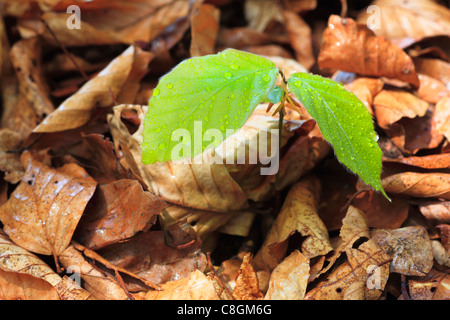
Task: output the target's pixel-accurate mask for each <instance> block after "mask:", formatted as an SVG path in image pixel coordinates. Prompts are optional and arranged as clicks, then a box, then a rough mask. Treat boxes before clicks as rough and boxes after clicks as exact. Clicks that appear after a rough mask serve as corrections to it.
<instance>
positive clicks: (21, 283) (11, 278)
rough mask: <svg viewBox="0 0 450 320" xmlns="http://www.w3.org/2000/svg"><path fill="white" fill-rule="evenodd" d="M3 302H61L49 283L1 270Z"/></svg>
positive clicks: (26, 275)
mask: <svg viewBox="0 0 450 320" xmlns="http://www.w3.org/2000/svg"><path fill="white" fill-rule="evenodd" d="M0 299H1V300H60V299H59V295H58V293H57V292H56V289H55V288H54V287H53V286H52V285H51V284H50V283H48V282H46V281H44V280H42V279H39V278H35V277H33V276H31V275H29V274H26V273H19V272H11V271H10V272H8V271H3V270H0Z"/></svg>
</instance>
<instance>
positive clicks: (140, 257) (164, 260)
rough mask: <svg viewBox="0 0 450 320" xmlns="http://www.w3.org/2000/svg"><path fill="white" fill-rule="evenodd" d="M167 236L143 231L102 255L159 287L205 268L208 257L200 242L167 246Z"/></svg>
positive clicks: (102, 251)
mask: <svg viewBox="0 0 450 320" xmlns="http://www.w3.org/2000/svg"><path fill="white" fill-rule="evenodd" d="M167 237H169V236H168V235H167V234H165V233H164V232H162V231H152V232H144V233H141V234H139V235H137V236H135V237H133V238H132V239H130V240H129V241H126V242H123V243H116V244H113V245H110V246H108V247H106V248H104V249H102V250H100V251H99V253H100V254H101V256H102V257H103V258H105V259H106V260H108V261H109V262H110V263H112V264H114V265H115V266H117V267H120V268H123V269H126V270H128V271H130V272H132V273H134V274H136V275H137V276H139V277H140V278H142V279H146V280H148V281H150V282H152V283H156V284H163V283H165V282H167V281H174V280H178V279H182V278H185V277H188V276H189V274H190V273H191V272H193V271H194V270H199V271H203V270H204V269H205V267H206V257H205V255H204V254H203V253H202V252H201V248H200V241H199V240H198V239H193V241H190V242H188V243H183V244H180V245H179V246H176V245H172V246H171V245H168V244H167V243H166V242H167V241H166V238H167Z"/></svg>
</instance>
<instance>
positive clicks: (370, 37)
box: [318, 15, 420, 87]
mask: <svg viewBox="0 0 450 320" xmlns="http://www.w3.org/2000/svg"><path fill="white" fill-rule="evenodd" d="M318 65H319V67H320V68H321V69H325V68H331V69H334V68H336V69H339V70H343V71H347V72H354V73H357V74H359V75H362V76H374V77H383V76H384V77H387V78H392V79H398V80H401V81H405V82H408V83H411V84H412V85H413V86H414V87H419V85H420V82H419V78H418V77H417V74H416V71H415V68H414V63H413V61H412V59H411V58H410V57H409V56H408V55H407V54H406V53H405V52H404V51H403V50H402V49H400V48H399V47H397V46H396V45H394V44H392V43H391V42H389V41H388V40H386V39H384V38H382V37H379V36H375V35H374V33H373V32H372V31H371V30H370V29H368V28H367V27H366V26H365V25H357V24H356V22H355V21H354V20H352V19H350V18H345V19H342V18H340V17H339V16H336V15H331V16H330V18H329V20H328V27H327V28H326V30H325V31H324V35H323V43H322V47H321V49H320V54H319V57H318Z"/></svg>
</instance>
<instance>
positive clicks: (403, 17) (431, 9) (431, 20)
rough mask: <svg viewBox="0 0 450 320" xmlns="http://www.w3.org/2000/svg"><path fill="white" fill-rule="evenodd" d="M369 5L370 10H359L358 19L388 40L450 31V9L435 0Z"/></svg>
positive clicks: (379, 1) (378, 1) (378, 0)
mask: <svg viewBox="0 0 450 320" xmlns="http://www.w3.org/2000/svg"><path fill="white" fill-rule="evenodd" d="M372 5H373V6H375V7H371V8H372V10H368V9H370V7H369V8H367V10H362V11H361V13H360V14H359V16H358V22H360V23H363V24H366V23H368V24H371V25H373V26H374V28H373V31H374V32H375V33H376V34H377V35H380V36H383V37H385V38H387V39H399V38H413V39H421V38H424V37H430V36H435V35H443V34H447V35H449V34H450V31H449V30H450V22H449V20H450V10H449V9H448V8H446V7H444V6H443V5H441V4H438V3H437V2H436V1H434V0H409V1H399V2H392V1H389V0H376V1H373V2H372V3H371V6H372ZM374 8H375V9H374Z"/></svg>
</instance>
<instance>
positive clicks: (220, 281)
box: [206, 252, 234, 300]
mask: <svg viewBox="0 0 450 320" xmlns="http://www.w3.org/2000/svg"><path fill="white" fill-rule="evenodd" d="M206 261H207V262H208V267H209V269H211V272H212V274H213V275H214V276H215V277H216V278H217V280H218V281H219V283H220V285H221V286H222V289H225V291H226V292H227V293H228V295H229V296H230V297H232V298H233V300H234V296H233V294H232V293H231V292H230V290H229V289H228V287H227V286H226V285H225V284H224V283H223V282H222V279H220V277H219V275H218V274H217V273H216V269H214V266H213V264H212V262H211V252H207V253H206Z"/></svg>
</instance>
